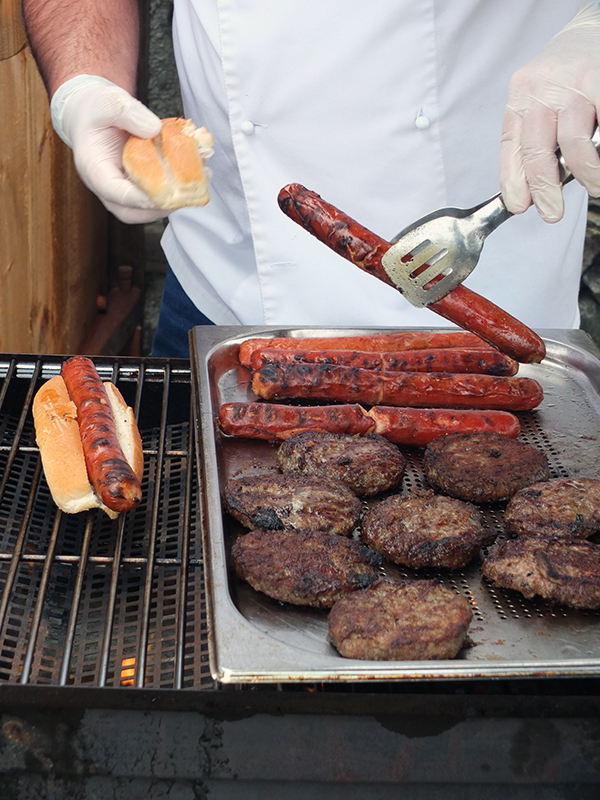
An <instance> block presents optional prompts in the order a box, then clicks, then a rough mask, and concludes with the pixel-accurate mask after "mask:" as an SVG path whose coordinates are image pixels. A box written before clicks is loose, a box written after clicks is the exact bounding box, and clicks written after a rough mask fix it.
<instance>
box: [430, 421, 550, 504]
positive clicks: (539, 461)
mask: <svg viewBox="0 0 600 800" xmlns="http://www.w3.org/2000/svg"><path fill="white" fill-rule="evenodd" d="M423 469H424V471H425V476H426V478H427V480H428V481H429V483H430V484H431V486H433V487H434V488H436V489H439V490H440V491H442V492H444V493H445V494H449V495H451V496H452V497H457V498H459V499H460V500H468V501H471V502H474V503H477V502H479V503H489V502H495V501H499V500H506V499H508V498H509V497H512V495H513V494H515V492H517V491H518V490H519V489H522V488H523V487H524V486H528V485H529V484H531V483H535V482H536V481H545V480H547V479H548V476H549V468H548V460H547V458H546V456H545V454H544V453H542V452H541V450H537V449H536V448H535V447H532V446H531V445H528V444H524V443H523V442H517V441H515V440H514V439H509V438H508V437H507V436H503V435H502V434H499V433H494V432H492V431H485V432H479V433H450V434H448V435H447V436H440V437H438V438H437V439H434V440H433V441H432V442H430V443H429V444H428V445H427V447H426V449H425V456H424V459H423Z"/></svg>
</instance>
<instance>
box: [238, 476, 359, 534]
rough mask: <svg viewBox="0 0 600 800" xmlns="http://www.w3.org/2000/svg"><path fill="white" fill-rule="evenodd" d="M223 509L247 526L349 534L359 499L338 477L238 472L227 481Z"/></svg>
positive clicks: (355, 521) (355, 520)
mask: <svg viewBox="0 0 600 800" xmlns="http://www.w3.org/2000/svg"><path fill="white" fill-rule="evenodd" d="M223 499H224V506H225V509H226V510H227V511H228V512H229V513H230V514H231V515H232V516H234V517H235V518H236V519H238V520H239V521H240V522H241V523H242V525H245V526H246V527H247V528H263V529H265V530H304V531H309V530H310V531H324V532H327V533H337V534H342V535H346V534H349V533H350V532H351V531H352V529H353V528H354V527H355V526H356V524H357V522H358V518H359V516H360V511H361V504H360V500H359V499H358V497H357V496H356V495H355V494H354V492H352V491H351V490H350V489H349V488H348V487H347V486H346V485H345V484H344V483H342V482H341V481H335V480H332V479H330V478H323V477H318V478H316V477H313V476H312V475H302V474H300V473H288V474H287V475H282V474H281V473H280V472H278V471H277V470H273V469H272V470H264V471H261V470H258V474H252V473H251V471H250V472H249V471H241V472H240V473H238V474H236V475H232V477H231V478H230V479H229V480H228V481H227V483H226V485H225V491H224V498H223Z"/></svg>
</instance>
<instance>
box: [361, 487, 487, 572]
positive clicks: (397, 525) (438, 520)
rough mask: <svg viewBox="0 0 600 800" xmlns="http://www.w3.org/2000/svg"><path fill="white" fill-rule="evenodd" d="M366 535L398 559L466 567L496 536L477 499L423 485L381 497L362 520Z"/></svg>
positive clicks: (420, 564) (413, 563) (399, 561)
mask: <svg viewBox="0 0 600 800" xmlns="http://www.w3.org/2000/svg"><path fill="white" fill-rule="evenodd" d="M361 530H362V538H363V540H364V541H365V542H366V543H367V544H368V545H369V546H370V547H373V548H375V549H376V550H378V551H379V552H380V553H382V554H383V555H384V556H385V557H386V558H387V559H389V560H390V561H393V562H395V563H396V564H404V565H406V566H408V567H413V568H415V569H419V568H421V567H448V568H450V569H454V568H457V567H463V566H464V565H465V564H467V563H468V562H469V561H471V559H472V558H473V557H474V556H475V555H476V553H477V552H478V551H479V549H480V547H481V545H482V544H484V543H485V542H488V541H490V534H489V533H488V532H487V531H486V530H485V529H484V528H483V525H482V522H481V516H480V513H479V511H478V510H477V508H475V506H474V505H472V504H471V503H466V502H464V501H462V500H456V499H454V498H452V497H445V496H443V495H436V494H434V492H433V491H432V490H431V489H430V490H420V491H419V490H417V491H413V492H410V493H407V494H401V495H393V496H392V497H386V498H385V499H384V500H380V501H379V502H378V503H376V504H375V505H374V506H372V507H371V509H370V510H369V511H368V512H367V513H366V514H365V516H364V518H363V520H362V526H361Z"/></svg>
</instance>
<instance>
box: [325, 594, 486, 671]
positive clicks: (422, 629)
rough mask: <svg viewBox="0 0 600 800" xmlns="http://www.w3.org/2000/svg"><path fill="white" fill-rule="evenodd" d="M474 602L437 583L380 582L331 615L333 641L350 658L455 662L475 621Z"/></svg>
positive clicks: (346, 600)
mask: <svg viewBox="0 0 600 800" xmlns="http://www.w3.org/2000/svg"><path fill="white" fill-rule="evenodd" d="M472 616H473V615H472V612H471V607H470V605H469V602H468V600H467V599H466V598H465V597H463V596H461V595H457V594H455V593H454V592H453V591H451V590H450V589H446V588H445V587H444V586H442V585H441V584H439V583H438V582H437V581H430V580H416V581H405V582H403V583H387V582H385V581H378V582H377V583H375V584H373V585H372V586H370V587H369V588H368V589H364V590H362V591H357V592H352V593H351V594H348V595H346V596H345V597H342V599H341V600H338V601H337V603H336V604H335V605H334V606H333V608H332V609H331V611H330V612H329V640H330V641H331V643H332V644H333V645H334V646H335V647H336V648H337V649H338V651H339V652H340V654H341V655H342V656H345V657H346V658H358V659H365V660H371V661H405V660H406V661H414V660H421V659H439V658H454V656H455V655H456V654H457V653H458V651H459V650H460V648H461V647H462V645H463V642H464V640H465V636H466V634H467V629H468V627H469V623H470V622H471V618H472Z"/></svg>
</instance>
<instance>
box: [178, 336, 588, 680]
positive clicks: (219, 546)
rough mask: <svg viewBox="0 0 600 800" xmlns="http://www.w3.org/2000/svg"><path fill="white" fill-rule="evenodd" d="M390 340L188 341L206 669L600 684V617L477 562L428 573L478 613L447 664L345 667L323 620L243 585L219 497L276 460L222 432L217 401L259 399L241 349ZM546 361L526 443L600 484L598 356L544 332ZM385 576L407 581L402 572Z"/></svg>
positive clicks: (554, 465)
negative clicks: (508, 583) (492, 575)
mask: <svg viewBox="0 0 600 800" xmlns="http://www.w3.org/2000/svg"><path fill="white" fill-rule="evenodd" d="M374 332H384V331H383V329H381V330H377V331H374V330H365V329H343V330H342V329H323V328H302V329H298V328H289V329H281V328H268V327H260V328H259V327H247V328H240V327H213V326H209V327H200V328H195V329H194V330H193V331H192V332H191V335H190V341H191V350H192V369H193V372H194V388H195V392H196V402H195V407H196V414H197V416H196V419H195V420H194V422H195V426H196V431H197V437H198V454H199V455H198V466H199V470H200V478H201V485H202V500H203V509H202V524H203V536H204V559H205V564H206V585H207V598H206V600H207V607H208V624H209V648H210V654H209V655H210V665H211V672H212V675H213V677H214V678H215V679H216V680H218V681H221V682H223V683H229V682H235V683H244V682H255V683H256V682H287V681H311V682H320V681H365V680H378V681H381V680H396V679H404V680H410V679H435V678H439V679H461V678H476V677H480V678H502V677H525V676H540V675H552V676H559V675H560V676H575V675H578V676H583V675H585V676H593V675H600V612H594V611H589V612H588V611H577V610H574V609H569V608H565V607H563V606H554V607H553V606H550V605H549V604H547V603H546V602H545V601H543V600H538V599H534V600H526V599H525V598H524V597H522V596H521V595H520V594H519V593H517V592H510V591H504V590H498V589H494V588H493V587H491V586H490V585H489V584H488V582H487V581H486V580H485V579H484V578H483V577H482V576H481V573H480V570H479V563H478V562H477V561H475V562H473V563H472V564H471V565H469V566H468V567H466V568H465V569H463V570H456V571H452V572H449V571H447V570H446V571H442V570H428V571H421V574H422V575H427V576H428V577H437V578H440V579H441V580H442V581H443V582H444V583H445V584H446V585H448V586H451V587H453V588H454V589H455V590H456V591H457V592H460V593H462V594H464V595H465V596H467V597H468V598H469V600H470V602H471V605H472V609H473V621H472V623H471V627H470V639H471V642H472V644H471V646H469V647H466V648H464V649H463V650H462V651H461V653H460V654H459V656H458V657H457V658H456V659H454V660H448V661H410V662H407V661H404V662H402V661H401V662H397V661H394V662H391V661H381V662H375V661H358V660H352V659H345V658H342V657H341V656H340V655H339V654H338V653H337V651H336V650H335V648H333V646H332V645H330V644H329V642H328V639H327V613H326V612H325V611H320V610H317V609H307V608H300V607H294V606H290V605H285V604H281V603H277V602H275V601H272V600H270V599H269V598H268V597H266V596H264V595H261V594H259V593H258V592H255V591H254V590H253V589H251V588H250V586H248V585H247V584H245V583H244V582H242V581H239V580H238V579H237V578H236V577H235V575H234V572H233V570H232V566H231V563H230V558H229V551H230V546H231V544H232V542H233V541H234V539H235V537H236V536H237V535H238V534H239V533H240V532H241V528H240V526H239V525H238V523H236V522H235V521H233V520H231V519H230V518H229V517H228V516H227V515H224V514H223V511H222V508H221V490H222V487H223V485H224V482H225V480H226V479H227V477H228V475H229V474H230V473H231V471H232V470H233V469H235V468H236V467H237V466H239V465H241V464H242V463H243V462H245V461H247V460H248V459H250V458H262V459H264V460H265V461H268V462H273V460H274V457H275V451H276V445H274V444H271V443H267V442H259V441H251V440H247V439H233V438H231V437H226V436H223V435H221V433H220V431H219V430H218V426H217V411H218V408H219V406H220V404H221V403H225V402H232V401H238V400H252V399H254V396H253V393H252V390H251V388H250V386H249V374H248V372H247V370H246V369H245V368H243V367H242V366H241V365H240V364H239V362H238V361H237V348H238V345H239V343H240V342H241V341H243V340H244V339H246V338H248V337H249V336H261V335H264V336H292V337H298V336H306V335H315V336H322V335H335V334H336V333H337V334H338V335H340V334H342V333H343V334H357V333H374ZM540 333H541V335H542V336H543V338H544V340H545V342H546V346H547V357H546V359H545V360H544V362H543V363H542V364H536V365H522V366H521V368H520V370H519V374H522V375H526V376H530V377H534V378H536V379H537V380H539V381H540V383H541V384H542V385H543V387H544V391H545V398H544V401H543V403H542V405H541V406H540V408H539V409H536V410H535V411H534V412H526V413H521V414H520V415H519V416H520V419H521V424H522V433H521V434H520V438H521V439H522V440H523V441H526V442H528V443H530V444H533V445H534V446H536V447H539V448H540V449H543V450H544V451H545V452H546V454H547V456H548V459H549V462H550V467H551V477H567V476H571V477H573V476H580V477H595V478H599V477H600V448H599V444H598V438H599V436H600V361H599V356H600V351H598V349H597V348H596V347H595V345H594V344H593V343H592V340H591V339H590V338H589V337H588V336H587V334H584V333H583V332H581V331H559V330H548V331H541V332H540ZM403 452H404V453H405V455H406V456H407V458H408V465H409V466H408V468H407V471H406V475H405V479H404V487H414V486H421V485H426V481H425V479H424V477H423V473H422V469H421V455H422V451H421V450H419V449H416V448H403ZM482 511H483V517H484V521H485V524H486V525H487V526H489V527H490V528H492V529H493V530H495V531H496V532H497V533H498V535H499V536H502V535H503V523H502V514H503V506H502V505H501V504H495V505H489V506H484V507H483V508H482ZM386 573H387V574H388V575H389V576H390V577H392V578H393V577H394V576H397V575H408V574H410V573H409V571H404V570H402V569H401V568H399V567H390V568H389V569H386Z"/></svg>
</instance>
